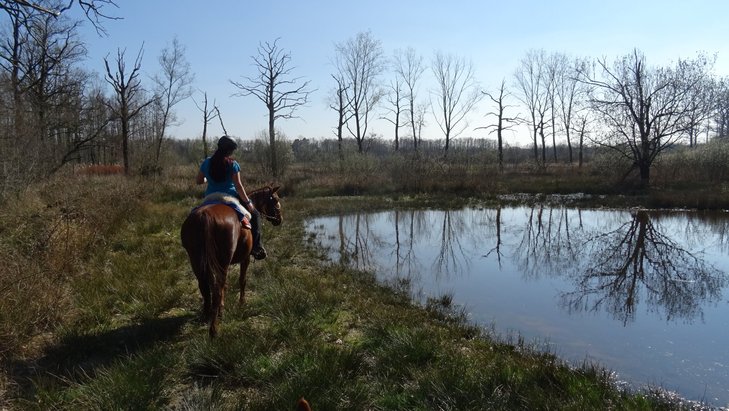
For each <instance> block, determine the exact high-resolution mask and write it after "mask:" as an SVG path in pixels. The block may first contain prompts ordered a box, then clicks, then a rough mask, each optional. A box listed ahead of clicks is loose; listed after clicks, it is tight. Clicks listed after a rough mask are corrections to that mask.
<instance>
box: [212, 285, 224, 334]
mask: <svg viewBox="0 0 729 411" xmlns="http://www.w3.org/2000/svg"><path fill="white" fill-rule="evenodd" d="M222 290H223V285H222V284H220V283H219V282H218V283H216V285H215V287H213V290H212V293H211V294H212V304H213V306H212V310H211V311H210V317H209V321H210V338H213V337H215V336H217V335H218V327H219V326H220V317H219V313H220V310H221V308H222V307H221V305H220V302H221V297H222V295H223V292H222Z"/></svg>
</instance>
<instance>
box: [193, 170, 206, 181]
mask: <svg viewBox="0 0 729 411" xmlns="http://www.w3.org/2000/svg"><path fill="white" fill-rule="evenodd" d="M195 182H196V183H198V184H205V174H203V172H202V171H198V172H197V177H195Z"/></svg>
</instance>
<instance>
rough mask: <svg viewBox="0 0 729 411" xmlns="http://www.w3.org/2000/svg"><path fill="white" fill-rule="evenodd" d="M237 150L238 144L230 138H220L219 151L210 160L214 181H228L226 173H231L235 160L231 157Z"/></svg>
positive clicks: (211, 175) (211, 174)
mask: <svg viewBox="0 0 729 411" xmlns="http://www.w3.org/2000/svg"><path fill="white" fill-rule="evenodd" d="M236 148H238V144H237V143H236V142H235V140H233V139H232V138H230V137H228V136H223V137H220V139H219V140H218V149H217V150H215V153H214V154H213V156H212V157H211V158H210V177H211V178H212V179H213V181H216V182H223V181H225V180H226V178H227V176H226V173H229V172H230V171H229V169H230V168H231V165H232V164H233V159H232V158H231V157H230V156H231V155H232V154H233V152H234V151H235V149H236Z"/></svg>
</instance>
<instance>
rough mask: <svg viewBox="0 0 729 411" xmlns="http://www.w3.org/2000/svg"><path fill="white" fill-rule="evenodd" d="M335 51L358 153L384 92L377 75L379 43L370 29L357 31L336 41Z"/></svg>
mask: <svg viewBox="0 0 729 411" xmlns="http://www.w3.org/2000/svg"><path fill="white" fill-rule="evenodd" d="M335 51H336V58H335V62H336V66H337V71H338V73H339V76H340V78H341V79H342V80H343V81H344V85H345V88H344V92H345V96H346V98H347V105H348V106H349V109H350V110H351V113H352V115H351V117H350V119H349V121H347V130H348V131H349V132H350V134H351V135H352V136H353V137H354V139H355V140H356V141H357V149H358V151H359V152H360V153H361V152H363V151H364V140H365V137H366V136H367V128H368V127H369V120H370V115H371V113H372V111H373V110H374V109H375V107H376V106H377V104H378V103H379V101H380V99H381V98H382V95H383V92H382V89H381V88H380V87H379V85H378V77H379V76H380V74H382V72H383V70H384V69H385V61H384V58H383V54H382V45H381V44H380V41H379V40H375V39H374V38H373V37H372V34H371V33H370V32H360V33H357V35H356V36H355V37H353V38H350V39H348V40H347V41H345V42H344V43H340V44H337V45H336V46H335ZM352 122H354V124H351V123H352Z"/></svg>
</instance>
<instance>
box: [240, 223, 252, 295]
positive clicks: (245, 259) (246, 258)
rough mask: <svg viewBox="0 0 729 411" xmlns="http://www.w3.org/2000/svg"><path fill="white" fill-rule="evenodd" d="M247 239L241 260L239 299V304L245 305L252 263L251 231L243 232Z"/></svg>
mask: <svg viewBox="0 0 729 411" xmlns="http://www.w3.org/2000/svg"><path fill="white" fill-rule="evenodd" d="M243 233H244V234H245V238H244V239H243V247H242V248H241V250H242V257H241V260H240V278H239V280H238V281H239V284H240V297H238V304H239V305H243V303H245V299H246V280H247V274H248V265H249V264H250V262H251V249H252V248H253V235H252V233H251V231H250V230H247V229H246V230H243Z"/></svg>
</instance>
